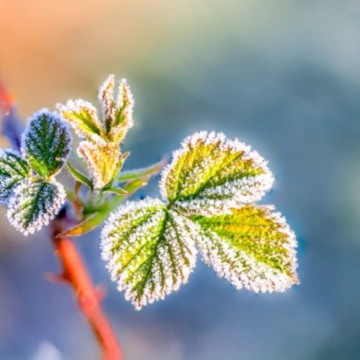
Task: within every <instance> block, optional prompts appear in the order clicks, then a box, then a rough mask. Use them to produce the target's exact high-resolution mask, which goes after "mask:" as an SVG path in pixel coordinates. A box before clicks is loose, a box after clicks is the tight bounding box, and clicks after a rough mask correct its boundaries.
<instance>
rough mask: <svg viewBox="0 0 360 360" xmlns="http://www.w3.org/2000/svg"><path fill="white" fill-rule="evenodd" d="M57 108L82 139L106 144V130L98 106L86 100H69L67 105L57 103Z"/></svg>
mask: <svg viewBox="0 0 360 360" xmlns="http://www.w3.org/2000/svg"><path fill="white" fill-rule="evenodd" d="M56 109H57V110H58V111H59V112H60V114H61V116H62V117H63V119H64V120H66V121H67V122H69V123H70V124H71V126H72V127H73V129H74V130H75V132H76V134H77V135H78V136H79V137H80V138H81V139H86V140H92V141H94V142H97V143H102V144H104V142H105V140H104V139H103V137H104V130H103V127H102V124H101V123H100V121H99V119H98V116H97V110H96V108H95V107H94V106H93V105H92V104H91V103H89V102H87V101H84V100H76V101H73V100H69V101H68V102H67V104H66V105H62V104H57V105H56Z"/></svg>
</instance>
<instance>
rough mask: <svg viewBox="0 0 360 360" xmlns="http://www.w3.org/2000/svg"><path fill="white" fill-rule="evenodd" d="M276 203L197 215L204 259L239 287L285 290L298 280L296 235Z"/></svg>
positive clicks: (199, 238)
mask: <svg viewBox="0 0 360 360" xmlns="http://www.w3.org/2000/svg"><path fill="white" fill-rule="evenodd" d="M272 210H273V207H272V206H253V205H248V206H244V207H242V208H240V209H233V210H232V212H231V214H224V215H216V216H212V217H204V216H193V217H192V219H193V221H194V222H195V223H197V224H198V225H200V228H201V236H199V237H198V238H197V244H198V246H199V248H200V252H201V255H202V258H203V260H204V261H205V262H206V263H207V264H208V265H210V266H212V267H213V268H214V269H215V271H216V273H217V274H218V275H219V276H220V277H225V278H226V279H227V280H229V281H230V282H231V283H232V284H233V285H235V286H236V288H238V289H241V288H242V287H244V288H246V289H248V290H253V291H255V292H259V291H261V292H267V291H268V292H272V291H285V290H286V289H288V288H290V287H291V286H292V285H293V284H297V283H298V278H297V274H296V268H297V263H296V251H295V248H296V246H297V243H296V239H295V234H294V233H293V231H291V230H290V228H289V226H288V224H287V223H286V220H285V219H284V218H283V217H281V215H280V214H279V213H274V212H272Z"/></svg>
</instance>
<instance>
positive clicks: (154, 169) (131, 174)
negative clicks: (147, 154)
mask: <svg viewBox="0 0 360 360" xmlns="http://www.w3.org/2000/svg"><path fill="white" fill-rule="evenodd" d="M165 163H166V158H163V159H161V160H160V161H159V162H157V163H155V164H153V165H150V166H149V167H146V168H142V169H135V170H128V171H122V172H121V173H120V175H119V177H118V182H124V181H129V180H134V179H140V178H142V177H148V176H151V175H155V174H157V173H159V172H160V171H161V169H162V168H163V167H164V165H165Z"/></svg>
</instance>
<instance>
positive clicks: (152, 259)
mask: <svg viewBox="0 0 360 360" xmlns="http://www.w3.org/2000/svg"><path fill="white" fill-rule="evenodd" d="M194 230H195V229H194V226H193V223H192V222H191V221H189V220H187V219H186V218H185V217H183V216H181V215H179V214H177V213H175V212H173V211H168V210H167V208H166V206H165V205H164V204H163V203H162V202H161V201H159V200H153V199H145V200H142V201H139V202H137V203H134V202H128V203H127V204H126V205H125V206H122V207H120V208H119V210H117V211H116V212H115V213H113V214H112V215H111V216H110V218H109V220H108V221H107V224H106V226H105V228H104V229H103V231H102V243H101V247H102V257H103V259H104V260H106V261H107V268H108V270H109V272H110V273H111V278H112V280H114V281H117V282H118V289H119V290H125V297H126V299H128V300H129V299H131V300H132V303H133V304H134V305H135V307H136V308H137V309H138V310H139V309H141V307H142V306H144V305H146V304H148V303H152V302H153V301H155V300H159V299H163V298H164V296H165V295H167V294H170V293H171V292H172V291H176V290H178V289H179V287H180V285H181V284H183V283H186V282H187V280H188V278H189V275H190V273H191V272H192V270H193V268H194V266H195V262H196V249H195V246H194V240H193V239H194V237H195V232H194Z"/></svg>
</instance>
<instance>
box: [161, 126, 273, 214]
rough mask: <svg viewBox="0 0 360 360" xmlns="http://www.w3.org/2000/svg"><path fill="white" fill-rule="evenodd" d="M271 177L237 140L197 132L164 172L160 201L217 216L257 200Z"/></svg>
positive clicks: (266, 188)
mask: <svg viewBox="0 0 360 360" xmlns="http://www.w3.org/2000/svg"><path fill="white" fill-rule="evenodd" d="M272 183H273V177H272V174H271V172H270V171H269V169H268V168H267V164H266V162H265V160H264V159H263V158H262V157H260V155H259V154H258V153H256V152H254V151H250V147H248V146H246V145H245V144H243V143H241V142H239V141H238V140H237V139H235V140H229V139H227V138H226V137H225V135H224V134H222V133H220V134H216V133H213V132H212V133H207V132H200V133H196V134H194V135H192V136H190V137H188V138H186V139H185V140H184V142H183V147H182V149H180V150H178V151H176V152H175V153H174V157H173V161H172V163H171V164H170V165H168V167H167V168H165V169H164V171H163V174H162V180H161V184H160V187H161V193H162V195H163V198H164V199H167V200H169V201H170V203H171V204H175V205H176V207H178V208H181V209H182V210H183V211H185V212H187V213H189V214H193V213H198V211H202V212H203V214H209V213H221V212H223V211H226V209H229V208H232V207H241V206H243V205H244V204H250V203H253V202H255V201H258V200H260V199H261V197H262V196H263V195H264V194H265V193H266V192H267V191H269V190H270V188H271V186H272Z"/></svg>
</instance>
